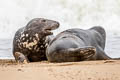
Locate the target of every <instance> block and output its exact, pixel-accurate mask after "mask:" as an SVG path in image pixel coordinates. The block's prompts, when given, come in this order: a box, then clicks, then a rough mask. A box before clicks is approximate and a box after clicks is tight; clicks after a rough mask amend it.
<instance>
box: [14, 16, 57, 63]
mask: <svg viewBox="0 0 120 80" xmlns="http://www.w3.org/2000/svg"><path fill="white" fill-rule="evenodd" d="M58 27H59V22H57V21H54V20H48V19H44V18H34V19H32V20H31V21H29V22H28V24H27V25H26V26H25V27H22V28H20V29H19V30H18V31H17V32H16V33H15V36H14V39H13V55H14V57H15V60H16V61H17V62H22V63H24V62H34V61H41V60H46V54H45V52H46V47H47V46H48V43H49V42H50V40H52V37H51V36H50V35H53V33H52V32H51V30H55V29H57V28H58Z"/></svg>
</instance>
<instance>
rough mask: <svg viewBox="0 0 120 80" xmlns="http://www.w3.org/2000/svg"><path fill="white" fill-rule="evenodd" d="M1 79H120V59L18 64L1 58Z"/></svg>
mask: <svg viewBox="0 0 120 80" xmlns="http://www.w3.org/2000/svg"><path fill="white" fill-rule="evenodd" d="M0 79H1V80H120V60H102V61H82V62H67V63H49V62H47V61H42V62H34V63H28V64H17V63H16V62H15V61H14V60H8V59H6V60H0Z"/></svg>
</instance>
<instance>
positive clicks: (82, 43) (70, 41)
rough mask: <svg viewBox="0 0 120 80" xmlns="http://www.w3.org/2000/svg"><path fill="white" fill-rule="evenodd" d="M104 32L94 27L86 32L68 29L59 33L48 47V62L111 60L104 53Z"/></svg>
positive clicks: (100, 28)
mask: <svg viewBox="0 0 120 80" xmlns="http://www.w3.org/2000/svg"><path fill="white" fill-rule="evenodd" d="M105 41H106V33H105V30H104V29H103V28H102V27H100V26H96V27H93V28H90V29H88V30H82V29H68V30H65V31H63V32H61V33H59V34H58V35H57V36H56V37H55V38H54V39H53V40H52V41H51V42H50V44H49V45H48V47H47V49H46V55H47V58H48V61H50V62H71V61H83V60H103V59H111V58H110V57H108V56H107V55H106V54H105V52H104V48H105Z"/></svg>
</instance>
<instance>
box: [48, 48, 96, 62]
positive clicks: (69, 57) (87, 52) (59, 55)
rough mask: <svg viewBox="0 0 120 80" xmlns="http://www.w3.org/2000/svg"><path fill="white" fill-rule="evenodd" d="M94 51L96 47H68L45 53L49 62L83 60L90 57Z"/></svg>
mask: <svg viewBox="0 0 120 80" xmlns="http://www.w3.org/2000/svg"><path fill="white" fill-rule="evenodd" d="M95 53H96V49H95V48H94V47H84V48H69V49H65V50H60V51H56V52H53V53H47V58H48V61H50V62H73V61H83V60H87V59H88V58H90V57H92V56H93V55H95Z"/></svg>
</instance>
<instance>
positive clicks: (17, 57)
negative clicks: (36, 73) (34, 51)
mask: <svg viewBox="0 0 120 80" xmlns="http://www.w3.org/2000/svg"><path fill="white" fill-rule="evenodd" d="M14 56H15V60H16V61H17V63H24V64H26V63H28V59H27V58H26V57H25V56H24V55H23V54H22V53H20V52H15V54H14Z"/></svg>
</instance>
